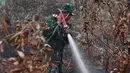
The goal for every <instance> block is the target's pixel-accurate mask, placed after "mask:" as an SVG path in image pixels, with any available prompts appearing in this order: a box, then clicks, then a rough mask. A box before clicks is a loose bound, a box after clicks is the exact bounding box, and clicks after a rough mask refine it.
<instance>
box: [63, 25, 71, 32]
mask: <svg viewBox="0 0 130 73" xmlns="http://www.w3.org/2000/svg"><path fill="white" fill-rule="evenodd" d="M64 32H65V33H69V32H70V30H69V26H68V25H65V26H64Z"/></svg>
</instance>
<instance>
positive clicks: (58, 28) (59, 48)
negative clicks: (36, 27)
mask: <svg viewBox="0 0 130 73" xmlns="http://www.w3.org/2000/svg"><path fill="white" fill-rule="evenodd" d="M72 11H73V9H72V6H71V5H70V4H68V3H65V4H63V6H62V7H61V9H58V13H57V14H53V15H52V16H48V17H46V18H45V22H46V24H47V28H45V29H43V36H44V37H45V39H46V40H47V41H46V43H47V44H49V45H50V46H51V47H52V48H53V50H54V53H53V55H52V60H53V61H54V62H56V64H57V66H58V70H59V73H63V71H62V70H63V69H62V65H63V61H62V58H63V48H64V46H65V45H66V44H67V43H68V40H67V33H68V31H69V24H67V23H66V21H68V20H69V19H70V17H71V16H72V15H74V14H73V13H72ZM53 58H54V59H53Z"/></svg>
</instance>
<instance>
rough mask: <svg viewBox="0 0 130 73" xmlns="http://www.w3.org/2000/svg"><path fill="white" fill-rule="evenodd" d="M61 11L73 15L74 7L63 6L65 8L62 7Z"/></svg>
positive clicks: (67, 4) (66, 4)
mask: <svg viewBox="0 0 130 73" xmlns="http://www.w3.org/2000/svg"><path fill="white" fill-rule="evenodd" d="M61 10H62V11H63V12H69V13H72V12H73V8H72V5H70V4H69V3H65V4H63V6H62V7H61Z"/></svg>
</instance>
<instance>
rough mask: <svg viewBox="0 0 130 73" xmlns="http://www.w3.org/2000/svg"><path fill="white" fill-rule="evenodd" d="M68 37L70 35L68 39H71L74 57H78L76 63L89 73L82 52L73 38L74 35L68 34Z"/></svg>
mask: <svg viewBox="0 0 130 73" xmlns="http://www.w3.org/2000/svg"><path fill="white" fill-rule="evenodd" d="M67 37H68V40H69V44H70V47H71V50H72V52H73V54H74V57H75V59H76V63H77V65H78V66H79V68H80V71H81V72H82V73H89V72H88V70H87V69H86V67H85V65H84V62H83V61H82V59H81V56H80V53H79V51H78V47H77V46H76V43H75V41H74V39H73V38H72V36H71V35H70V34H68V35H67Z"/></svg>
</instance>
